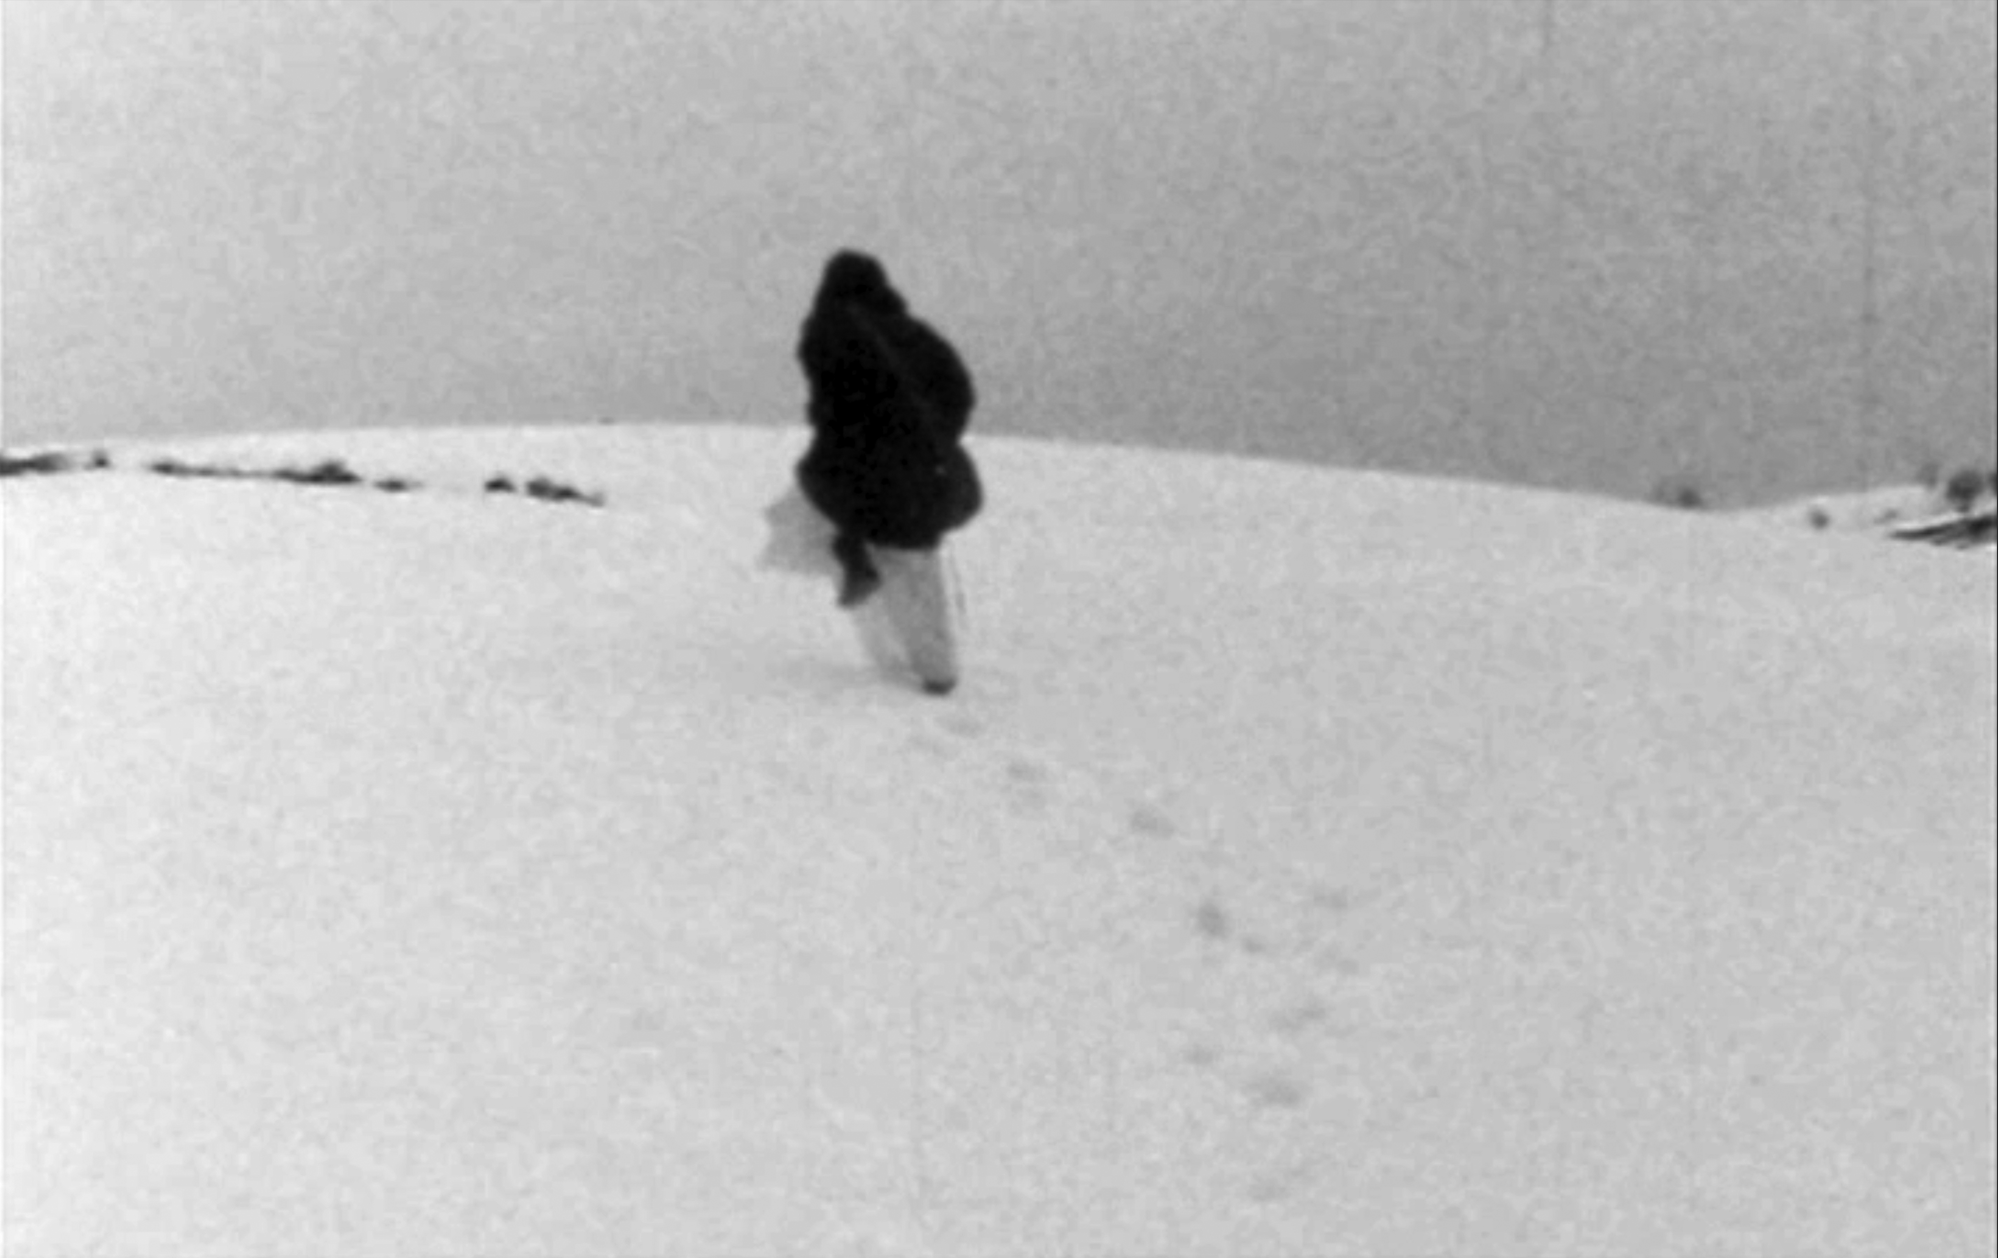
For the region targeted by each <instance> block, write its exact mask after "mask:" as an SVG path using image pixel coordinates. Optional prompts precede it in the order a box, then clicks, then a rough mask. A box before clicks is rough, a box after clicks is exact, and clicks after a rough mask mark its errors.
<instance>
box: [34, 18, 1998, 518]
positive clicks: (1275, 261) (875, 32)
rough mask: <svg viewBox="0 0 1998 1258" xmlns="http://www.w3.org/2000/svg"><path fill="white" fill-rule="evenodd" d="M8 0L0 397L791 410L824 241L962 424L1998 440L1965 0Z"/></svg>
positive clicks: (1389, 444) (175, 406)
mask: <svg viewBox="0 0 1998 1258" xmlns="http://www.w3.org/2000/svg"><path fill="white" fill-rule="evenodd" d="M4 12H5V23H6V26H5V36H4V37H5V63H4V93H5V104H6V118H5V124H6V125H5V135H4V140H5V163H6V167H5V177H6V181H5V194H6V197H5V230H4V240H3V241H0V244H4V248H5V267H6V270H5V297H6V306H5V326H4V331H5V336H6V342H5V354H6V358H5V423H6V440H7V441H8V442H9V443H12V444H22V443H28V442H40V441H67V440H81V439H86V438H90V437H97V436H116V435H154V434H160V433H183V432H205V431H221V430H241V429H266V428H278V427H348V426H358V425H383V424H387V425H404V424H429V423H449V424H486V423H544V422H575V421H583V420H592V419H595V418H598V417H601V416H615V417H618V418H620V419H625V420H631V421H639V420H648V419H673V420H681V419H685V420H716V419H722V420H732V421H748V422H756V423H776V424H796V423H801V419H800V407H801V404H802V400H803V386H802V381H801V378H800V376H799V374H798V371H797V368H796V365H795V363H794V361H793V359H792V357H791V350H792V345H793V342H794V339H795V337H796V332H797V324H798V321H799V319H800V318H801V317H802V316H803V314H804V310H805V307H806V304H807V303H808V301H809V299H810V296H811V291H812V288H813V286H814V284H815V282H816V280H817V277H818V268H819V266H820V264H821V262H822V261H823V259H824V257H825V255H826V254H827V253H829V252H830V251H831V250H833V249H835V248H838V247H841V246H846V245H852V246H858V247H861V248H866V249H869V250H872V251H874V252H876V253H878V254H879V255H880V256H881V257H882V258H883V260H884V261H885V262H886V263H887V265H888V267H889V271H890V274H891V275H892V276H893V277H894V278H895V280H896V281H897V282H898V284H899V285H900V286H901V287H902V288H903V290H904V291H905V292H906V293H907V294H908V296H909V297H910V298H911V300H912V302H913V303H914V305H915V307H916V309H917V311H918V312H919V313H920V314H922V315H923V316H925V317H926V318H928V319H930V320H931V321H932V322H934V323H935V324H936V325H937V326H938V327H940V328H941V329H942V330H943V331H944V332H945V333H946V334H947V335H949V336H950V337H951V338H952V339H953V340H954V341H955V342H956V343H957V344H958V345H959V347H960V349H961V350H963V352H964V354H965V356H966V358H967V359H968V360H969V362H970V364H971V367H972V369H973V372H974V373H975V375H976V376H977V379H978V383H979V385H980V390H981V395H982V402H981V406H980V409H979V412H978V414H977V416H976V417H975V419H974V428H973V433H974V437H975V436H976V434H977V433H979V432H1020V433H1036V434H1048V435H1061V436H1072V437H1078V438H1084V439H1091V440H1112V441H1124V442H1139V443H1144V444H1150V445H1184V446H1194V447H1199V448H1204V449H1222V450H1239V451H1245V452H1251V453H1259V454H1275V455H1282V456H1287V457H1298V458H1306V459H1313V460H1321V461H1326V462H1332V463H1339V464H1345V465H1354V466H1377V467H1389V468H1398V469H1408V470H1415V471H1423V472H1434V473H1442V474H1451V475H1470V476H1480V477H1489V478H1494V479H1500V480H1510V481H1520V482H1526V483H1532V484H1542V485H1554V486H1561V487H1567V488H1576V489H1589V490H1598V491H1604V492H1610V493H1619V494H1628V495H1642V494H1644V493H1646V492H1647V491H1648V490H1649V489H1650V488H1651V487H1652V485H1653V484H1654V483H1655V482H1657V481H1658V480H1659V479H1660V478H1662V477H1666V476H1671V475H1678V474H1683V475H1687V476H1690V477H1691V478H1692V479H1694V480H1696V481H1697V482H1699V483H1700V484H1702V485H1703V486H1704V487H1706V488H1707V490H1708V492H1709V493H1710V495H1712V496H1713V497H1715V498H1717V499H1719V500H1722V501H1736V502H1740V501H1754V500H1759V499H1768V498H1772V497H1777V496H1781V495H1784V494H1787V493H1795V492H1803V491H1808V490H1812V489H1818V488H1836V487H1840V486H1845V485H1851V484H1856V483H1860V482H1862V481H1865V480H1880V479H1897V478H1904V477H1906V476H1907V475H1908V474H1909V473H1910V472H1912V470H1913V469H1914V468H1915V467H1916V465H1918V464H1919V463H1920V462H1922V461H1923V460H1925V459H1929V458H1937V459H1941V460H1943V461H1944V462H1945V463H1950V464H1954V463H1957V462H1963V461H1971V460H1989V459H1991V458H1992V457H1993V455H1994V449H1993V447H1994V435H1993V418H1992V415H1993V407H1994V375H1998V367H1994V359H1998V351H1994V329H1993V322H1994V289H1998V244H1994V232H1998V226H1994V221H1995V220H1998V215H1994V200H1998V191H1994V187H1995V186H1998V158H1994V147H1998V145H1994V138H1993V130H1994V124H1993V111H1994V101H1993V89H1992V83H1993V78H1994V71H1995V70H1998V67H1995V66H1994V51H1993V50H1994V6H1993V5H1992V4H1991V3H1990V2H1989V0H1711V2H1706V0H1634V2H1633V0H1616V2H1607V0H1329V2H1327V3H1319V4H1279V3H1230V2H1223V0H1214V2H1212V3H1195V2H1186V3H1137V2H1132V3H1074V2H1064V3H1054V4H1032V3H1023V2H1019V0H991V2H981V3H968V2H967V3H866V2H860V0H849V2H846V3H839V4H803V3H796V4H768V5H758V4H699V3H692V2H678V3H644V2H640V0H623V2H620V3H609V2H606V0H596V2H589V0H584V2H574V3H553V2H547V3H544V2H540V0H510V2H506V3H498V2H494V0H475V2H471V3H453V2H446V0H267V2H253V0H209V2H206V3H192V2H176V3H168V2H160V0H153V2H150V3H115V2H104V0H9V3H7V4H6V5H5V6H4ZM1869 22H1872V23H1877V28H1876V30H1877V36H1878V44H1877V46H1878V48H1879V50H1880V56H1879V57H1878V58H1877V61H1876V62H1875V63H1874V64H1875V67H1876V69H1877V78H1876V79H1875V80H1874V81H1875V82H1876V83H1877V91H1875V92H1872V93H1869V91H1868V86H1867V85H1868V65H1869V58H1868V56H1867V48H1868V38H1867V36H1868V25H1869ZM1869 95H1871V97H1872V100H1873V103H1874V106H1875V109H1874V114H1873V116H1874V118H1875V120H1876V123H1877V125H1876V126H1875V127H1874V128H1872V129H1869V126H1868V107H1867V106H1868V98H1869ZM1869 135H1871V136H1873V137H1874V139H1875V140H1876V141H1877V143H1876V144H1873V145H1869V138H1868V137H1869ZM1869 172H1870V174H1871V176H1872V188H1873V196H1872V206H1873V210H1874V213H1873V222H1874V228H1875V230H1874V232H1873V237H1874V242H1875V248H1874V251H1873V252H1874V260H1875V268H1874V274H1875V277H1876V285H1875V291H1876V294H1877V309H1878V313H1879V324H1878V327H1879V333H1878V337H1877V342H1876V343H1877V350H1876V353H1875V356H1874V363H1875V371H1874V373H1873V374H1874V381H1875V387H1876V389H1877V392H1878V396H1879V399H1880V401H1879V408H1878V415H1877V418H1876V419H1875V421H1874V422H1871V423H1868V422H1866V419H1865V415H1864V410H1863V407H1862V403H1861V399H1862V394H1863V390H1864V380H1863V379H1862V376H1863V374H1864V373H1863V371H1862V364H1863V354H1862V344H1863V342H1864V339H1865V338H1864V337H1863V336H1862V330H1861V329H1862V320H1861V311H1862V309H1863V300H1862V291H1863V283H1862V275H1863V273H1864V270H1865V267H1864V260H1865V253H1866V251H1865V249H1864V247H1863V243H1864V241H1865V239H1866V235H1867V232H1866V221H1867V218H1868V214H1867V205H1868V199H1869V198H1868V195H1867V189H1868V176H1869Z"/></svg>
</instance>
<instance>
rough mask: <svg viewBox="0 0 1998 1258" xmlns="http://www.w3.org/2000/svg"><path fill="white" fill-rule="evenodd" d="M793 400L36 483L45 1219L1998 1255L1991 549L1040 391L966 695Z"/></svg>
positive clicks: (24, 660)
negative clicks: (851, 592) (365, 485)
mask: <svg viewBox="0 0 1998 1258" xmlns="http://www.w3.org/2000/svg"><path fill="white" fill-rule="evenodd" d="M801 447H802V435H801V432H779V431H773V430H755V429H741V428H713V429H708V428H643V429H625V428H588V429H575V430H530V431H490V430H487V431H476V432H472V431H464V432H450V431H446V432H437V431H426V432H421V433H416V432H376V433H341V434H325V435H314V434H285V435H282V436H271V437H262V438H236V439H229V440H222V441H214V442H209V443H179V444H178V445H176V446H175V448H176V449H177V450H180V451H181V452H183V453H184V454H189V455H198V456H200V457H213V458H230V459H236V460H239V461H241V462H242V463H243V464H244V465H246V466H250V465H269V464H274V463H276V462H280V461H298V460H302V459H316V458H318V457H340V458H344V459H346V460H348V461H349V462H350V463H351V464H352V465H353V466H354V467H355V468H356V469H357V470H359V471H362V472H365V473H368V474H371V475H386V474H401V475H412V476H415V477H417V478H418V479H421V480H423V481H424V482H425V487H424V488H423V489H422V490H421V491H419V492H414V493H408V494H401V495H390V494H384V493H378V492H372V491H364V490H358V489H333V488H310V487H299V486H293V485H284V484H276V483H268V482H261V481H244V482H236V481H227V482H223V481H193V480H176V479H168V478H164V477H159V476H153V475H148V474H142V473H138V472H136V470H117V471H111V472H97V473H79V474H73V475H63V476H53V477H34V478H17V479H12V480H9V481H8V482H7V483H6V486H5V491H4V504H5V560H6V570H5V593H6V603H5V655H4V664H5V678H6V691H5V700H6V710H5V718H6V719H5V747H4V750H5V769H4V787H5V822H6V845H5V878H6V882H5V908H6V921H5V948H6V961H5V977H6V1010H5V1011H6V1033H7V1034H6V1048H5V1051H6V1061H5V1065H6V1092H5V1099H6V1104H7V1138H6V1154H7V1159H6V1169H5V1181H4V1187H5V1194H6V1227H7V1233H6V1241H7V1250H8V1252H9V1253H10V1254H13V1253H18V1254H23V1255H61V1254H84V1253H89V1254H145V1255H148V1256H149V1258H160V1256H165V1255H245V1256H248V1255H256V1256H258V1258H269V1256H271V1255H326V1254H343V1255H359V1254H368V1255H412V1256H413V1255H509V1256H516V1258H518V1256H525V1255H581V1254H634V1255H635V1254H661V1255H744V1256H747V1255H791V1254H797V1255H820V1254H825V1255H938V1256H947V1258H971V1256H974V1255H993V1256H1005V1258H1013V1256H1017V1255H1027V1254H1074V1255H1133V1256H1136V1255H1147V1256H1150V1255H1225V1256H1228V1258H1242V1256H1251V1255H1252V1256H1255V1258H1272V1256H1275V1255H1307V1254H1308V1255H1340V1254H1354V1255H1362V1254H1364V1255H1449V1254H1455V1255H1471V1256H1477V1258H1490V1256H1494V1255H1560V1254H1625V1255H1656V1254H1665V1253H1682V1254H1683V1253H1703V1254H1754V1253H1766V1254H1784V1255H1802V1254H1814V1255H1815V1254H1886V1253H1894V1254H1922V1255H1949V1254H1977V1253H1990V1252H1991V1251H1992V1248H1993V1245H1994V1227H1993V1208H1994V1202H1993V1179H1994V1160H1993V1139H1994V1121H1993V1115H1994V1086H1993V1064H1992V1063H1993V1053H1994V1047H1995V1046H1998V1045H1994V1029H1995V1028H1998V1022H1995V1021H1994V997H1993V990H1994V979H1998V974H1994V960H1993V933H1994V912H1998V910H1994V893H1993V881H1994V858H1993V853H1994V844H1995V843H1998V834H1994V830H1998V822H1994V816H1998V799H1994V785H1993V783H1994V779H1998V763H1994V761H1995V760H1998V729H1994V724H1998V677H1995V676H1994V672H1995V671H1998V666H1994V643H1998V633H1994V612H1993V605H1994V569H1993V567H1992V565H1990V564H1989V563H1979V562H1974V561H1967V560H1966V557H1965V556H1963V555H1961V554H1958V553H1954V552H1945V551H1932V550H1929V549H1928V548H1922V547H1912V546H1910V547H1883V546H1880V545H1878V544H1875V543H1868V542H1865V541H1863V540H1860V539H1844V538H1839V537H1829V538H1827V537H1821V536H1814V535H1810V534H1808V533H1797V534H1790V533H1786V532H1782V531H1777V530H1770V529H1767V528H1760V527H1752V526H1750V525H1749V524H1745V523H1743V522H1740V521H1730V520H1729V519H1727V518H1724V517H1713V516H1706V515H1701V514H1697V513H1686V512H1676V511H1666V510H1661V509H1655V508H1649V507H1640V506H1633V505H1620V504H1615V503H1609V502H1602V501H1596V500H1591V499H1585V498H1579V497H1569V496H1563V495H1556V494H1546V493H1529V492H1521V491H1516V490H1508V489H1502V488H1497V487H1491V486H1480V485H1474V484H1466V483H1450V482H1431V481H1419V480H1414V479H1407V478H1401V477H1395V476H1390V475H1383V474H1351V473H1341V472H1335V471H1328V470H1324V469H1314V468H1306V467H1301V466H1287V465H1281V464H1274V463H1259V462H1253V461H1247V460H1228V459H1217V458H1208V457H1199V456H1193V455H1183V454H1163V453H1152V452H1143V451H1135V450H1128V449H1125V450H1112V449H1103V448H1090V447H1082V446H1067V445H1049V444H1038V443H1031V442H1026V441H1017V440H991V439H988V440H982V441H974V443H973V448H974V451H975V453H976V455H977V457H978V458H979V460H980V464H981V467H982V469H983V470H984V473H985V478H986V482H987V488H988V492H989V498H990V502H989V507H988V509H987V511H986V513H985V514H984V515H983V516H982V517H981V518H980V519H979V520H978V521H977V522H975V523H974V524H973V525H972V526H971V527H970V528H969V529H968V530H966V531H965V532H964V533H962V534H960V535H958V538H957V540H956V542H955V543H954V552H955V560H956V563H957V566H958V571H959V572H960V574H961V576H962V578H963V583H964V586H965V589H966V592H967V595H968V600H969V609H970V638H969V641H968V642H967V644H966V677H965V682H964V685H963V686H962V687H961V688H960V689H959V690H958V692H957V693H956V694H954V695H953V696H951V697H950V698H948V699H937V698H932V697H929V696H926V695H923V694H921V693H920V692H919V691H917V690H916V689H915V688H914V687H913V685H911V684H910V683H909V682H908V681H907V680H906V679H903V678H899V677H894V676H888V675H884V674H883V673H882V672H880V671H879V670H877V669H876V668H875V667H873V666H872V665H870V664H869V662H868V659H867V656H866V654H865V653H864V652H863V651H862V650H861V649H860V645H859V643H858V642H857V640H856V637H855V634H854V632H853V628H852V626H851V625H850V624H849V623H847V621H846V619H845V617H843V616H842V615H841V614H839V613H838V612H837V611H836V610H835V609H834V608H833V606H832V589H831V586H830V583H828V582H826V581H824V580H823V579H820V580H807V579H805V578H802V577H799V576H796V575H789V574H783V573H777V572H772V571H769V570H766V569H763V568H760V567H759V566H758V565H757V562H756V560H757V556H758V554H759V552H761V551H762V550H763V548H764V544H765V540H766V538H765V533H764V521H763V511H764V509H765V508H766V507H767V506H768V505H769V504H770V502H771V500H772V499H773V498H775V497H776V496H777V494H778V493H779V492H780V491H781V490H782V489H783V488H784V486H785V484H786V481H787V477H788V474H789V468H790V463H791V461H792V460H793V459H794V458H795V457H796V455H797V454H798V453H799V452H800V450H801ZM114 453H116V455H117V457H118V459H119V462H120V464H121V465H123V466H124V467H125V468H127V469H131V468H133V467H134V465H135V464H136V462H137V461H138V459H139V457H140V455H141V454H143V453H147V452H146V451H141V450H139V448H138V447H122V448H120V449H118V450H116V451H115V452H114ZM495 472H508V473H511V474H514V475H515V476H516V477H523V478H524V477H526V476H531V475H534V474H536V473H544V474H547V475H550V476H553V477H556V478H558V479H563V480H569V481H571V482H573V483H575V484H577V485H578V486H579V487H581V488H585V489H592V490H601V491H603V492H605V493H606V494H607V495H608V505H607V507H605V508H604V509H602V510H593V509H589V508H586V507H581V506H576V505H557V504H549V503H543V502H535V501H530V500H527V499H524V498H520V497H501V496H496V495H488V494H483V493H481V492H480V491H479V485H480V483H481V482H482V481H483V480H484V478H485V477H487V476H489V475H491V474H493V473H495Z"/></svg>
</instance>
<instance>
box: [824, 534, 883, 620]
mask: <svg viewBox="0 0 1998 1258" xmlns="http://www.w3.org/2000/svg"><path fill="white" fill-rule="evenodd" d="M833 554H834V556H835V557H837V558H838V559H839V566H840V572H841V573H842V578H841V581H840V587H839V605H840V606H841V607H858V606H860V605H861V604H862V603H864V602H866V601H867V599H868V597H869V596H871V595H872V594H873V593H874V591H876V590H878V589H880V588H881V573H880V570H879V569H877V568H876V567H875V566H874V560H873V559H872V558H871V557H870V556H869V555H868V553H867V543H866V542H864V541H862V540H861V538H860V534H858V533H854V532H845V531H843V532H841V533H840V534H839V535H838V536H836V537H834V538H833Z"/></svg>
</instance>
